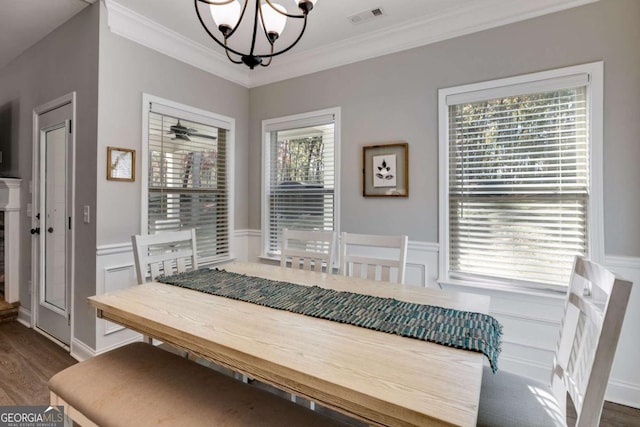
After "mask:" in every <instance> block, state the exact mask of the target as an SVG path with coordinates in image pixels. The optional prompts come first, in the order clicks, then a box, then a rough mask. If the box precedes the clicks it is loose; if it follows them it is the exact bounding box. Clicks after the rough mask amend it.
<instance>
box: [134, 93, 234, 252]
mask: <svg viewBox="0 0 640 427" xmlns="http://www.w3.org/2000/svg"><path fill="white" fill-rule="evenodd" d="M152 104H156V106H157V107H160V111H158V112H160V113H161V114H166V113H168V112H170V111H172V110H173V111H176V110H178V111H179V112H180V113H184V114H185V117H184V118H185V120H187V119H189V120H195V121H203V120H202V119H204V120H205V123H206V124H210V125H212V126H216V127H221V128H224V129H226V130H227V131H228V136H227V148H226V151H227V159H226V161H227V165H228V167H227V171H226V172H227V176H226V180H227V186H228V198H227V209H228V212H227V215H228V221H229V223H228V230H229V236H228V241H229V254H228V257H226V258H225V259H223V260H221V261H228V260H231V259H234V258H235V238H234V234H235V226H234V216H235V215H234V212H235V210H234V201H235V186H234V171H235V158H234V156H235V135H236V120H235V119H234V118H232V117H227V116H223V115H221V114H217V113H212V112H210V111H207V110H203V109H200V108H196V107H192V106H190V105H185V104H181V103H179V102H176V101H172V100H170V99H165V98H161V97H158V96H155V95H150V94H148V93H143V94H142V140H141V144H140V147H141V150H140V151H141V153H140V169H141V173H140V180H141V203H140V229H141V230H140V232H141V233H142V234H147V230H148V228H149V222H148V221H149V202H148V200H149V126H148V124H149V111H151V105H152ZM216 262H218V261H216Z"/></svg>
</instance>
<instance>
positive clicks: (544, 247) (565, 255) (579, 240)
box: [447, 76, 590, 286]
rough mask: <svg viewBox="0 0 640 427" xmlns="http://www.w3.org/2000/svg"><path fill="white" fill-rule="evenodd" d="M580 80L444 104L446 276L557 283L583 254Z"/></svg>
mask: <svg viewBox="0 0 640 427" xmlns="http://www.w3.org/2000/svg"><path fill="white" fill-rule="evenodd" d="M587 81H588V80H587V77H586V76H584V77H582V78H581V77H580V76H571V78H569V79H558V80H556V81H547V82H544V84H542V85H540V84H539V83H538V86H537V87H535V89H537V91H534V92H527V91H526V89H527V86H526V85H523V86H517V87H511V88H508V92H510V93H504V89H505V88H500V90H502V92H503V93H501V94H500V96H499V97H493V98H488V97H486V96H485V97H483V93H482V91H480V92H474V93H473V94H470V95H467V100H465V95H462V96H461V95H458V96H457V97H447V105H448V114H449V123H448V125H449V130H448V135H449V138H448V140H449V147H448V148H449V151H448V159H449V164H448V170H449V176H448V178H449V179H448V182H449V185H448V212H449V218H448V220H449V222H448V233H449V236H448V238H449V244H448V261H449V262H448V268H449V271H448V274H449V277H452V278H463V279H469V278H474V277H475V278H476V279H479V280H483V279H486V278H498V279H502V280H505V281H508V282H511V283H517V282H532V283H536V284H550V285H564V286H566V284H567V283H568V281H569V274H570V270H571V265H572V261H573V257H574V256H575V255H585V254H586V253H587V251H588V239H589V233H588V212H589V209H588V207H589V197H590V185H589V184H590V182H589V176H590V175H589V109H588V103H587V93H588V91H587ZM553 86H556V87H555V88H554V87H553ZM531 87H532V86H531V85H529V86H528V88H529V90H531ZM487 94H488V93H484V95H487ZM483 98H484V99H483Z"/></svg>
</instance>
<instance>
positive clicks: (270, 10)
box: [261, 3, 287, 38]
mask: <svg viewBox="0 0 640 427" xmlns="http://www.w3.org/2000/svg"><path fill="white" fill-rule="evenodd" d="M271 4H272V5H273V7H271V6H270V5H269V4H268V3H262V6H261V7H262V17H263V18H264V25H265V29H266V30H267V33H268V34H270V35H275V36H276V37H275V38H278V36H280V35H281V34H282V31H284V27H285V25H286V24H287V17H286V16H285V15H283V14H282V13H287V9H286V8H285V7H284V6H282V5H281V4H277V3H271ZM274 8H275V9H278V10H279V11H280V12H282V13H278V12H277V11H276V10H275V9H274Z"/></svg>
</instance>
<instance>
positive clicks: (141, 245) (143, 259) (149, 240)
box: [131, 229, 198, 284]
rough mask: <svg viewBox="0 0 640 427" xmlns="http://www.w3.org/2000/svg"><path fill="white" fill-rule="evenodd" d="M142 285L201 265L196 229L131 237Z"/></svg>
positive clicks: (137, 272) (137, 271)
mask: <svg viewBox="0 0 640 427" xmlns="http://www.w3.org/2000/svg"><path fill="white" fill-rule="evenodd" d="M131 242H132V244H133V254H134V258H135V261H136V274H137V276H138V284H143V283H145V282H147V281H151V280H153V279H155V278H156V277H158V276H160V275H165V276H171V275H173V274H176V273H183V272H185V271H188V270H195V269H197V268H198V255H197V245H196V231H195V230H194V229H190V230H183V231H168V232H164V233H158V234H149V235H134V236H131Z"/></svg>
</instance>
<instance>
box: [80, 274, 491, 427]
mask: <svg viewBox="0 0 640 427" xmlns="http://www.w3.org/2000/svg"><path fill="white" fill-rule="evenodd" d="M220 268H223V269H225V270H227V271H230V272H235V273H241V274H246V275H249V276H255V277H262V278H266V279H272V280H277V281H284V282H289V283H295V284H301V285H308V286H311V285H317V286H320V287H324V288H331V289H335V290H339V291H349V292H355V293H359V294H369V295H376V296H380V297H389V298H395V299H398V300H402V301H409V302H415V303H421V304H429V305H437V306H442V307H447V308H453V309H458V310H466V311H474V312H479V313H485V314H486V313H488V310H489V298H488V297H485V296H479V295H473V294H465V293H454V292H445V291H442V290H439V289H430V288H424V287H417V286H407V285H396V284H390V283H382V282H376V281H370V280H365V279H358V278H352V277H345V276H340V275H333V274H324V273H316V272H310V271H304V270H296V269H291V268H281V267H279V266H272V265H266V264H259V263H238V262H234V263H229V264H225V265H222V266H220ZM89 303H90V304H91V305H92V306H94V307H95V308H96V309H97V315H98V316H99V317H101V318H103V319H107V320H110V321H112V322H116V323H118V324H121V325H123V326H126V327H128V328H130V329H133V330H136V331H138V332H140V333H142V334H145V335H148V336H150V337H153V338H156V339H159V340H161V341H163V342H165V343H169V344H171V345H175V346H177V347H179V348H182V349H185V350H187V351H189V352H190V353H192V354H195V355H197V356H200V357H202V358H204V359H207V360H210V361H213V362H215V363H217V364H220V365H222V366H225V367H228V368H230V369H232V370H234V371H237V372H240V373H242V374H244V375H247V376H248V377H250V378H254V379H257V380H259V381H262V382H265V383H267V384H271V385H273V386H275V387H277V388H280V389H282V390H285V391H287V392H290V393H293V394H295V395H298V396H303V397H305V398H307V399H310V400H312V401H315V402H317V403H319V404H321V405H324V406H327V407H330V408H332V409H335V410H337V411H340V412H342V413H344V414H347V415H349V416H352V417H354V418H356V419H360V420H363V421H365V422H367V423H370V424H374V425H390V426H391V425H420V426H422V425H460V426H473V425H475V424H476V418H477V412H478V401H479V396H480V385H481V381H482V371H483V369H482V366H483V363H484V355H483V354H481V353H478V352H473V351H468V350H461V349H455V348H452V347H448V346H445V345H440V344H435V343H431V342H427V341H422V340H418V339H413V338H406V337H402V336H399V335H394V334H390V333H385V332H379V331H375V330H371V329H366V328H362V327H358V326H353V325H349V324H343V323H339V322H334V321H330V320H323V319H318V318H315V317H311V316H305V315H301V314H295V313H291V312H288V311H283V310H276V309H272V308H268V307H264V306H260V305H257V304H252V303H248V302H242V301H238V300H234V299H230V298H224V297H218V296H214V295H210V294H206V293H202V292H198V291H194V290H189V289H185V288H181V287H178V286H173V285H167V284H162V283H159V282H150V283H147V284H143V285H140V286H134V287H130V288H127V289H123V290H118V291H115V292H112V293H107V294H103V295H96V296H93V297H90V298H89Z"/></svg>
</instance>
